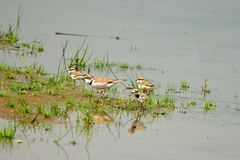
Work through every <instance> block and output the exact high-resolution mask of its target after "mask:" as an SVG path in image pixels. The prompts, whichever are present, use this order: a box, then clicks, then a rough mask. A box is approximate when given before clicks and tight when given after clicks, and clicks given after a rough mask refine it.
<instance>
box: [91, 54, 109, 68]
mask: <svg viewBox="0 0 240 160" xmlns="http://www.w3.org/2000/svg"><path fill="white" fill-rule="evenodd" d="M107 65H108V62H107V60H106V58H105V57H103V58H102V59H100V58H96V59H95V60H94V62H93V67H94V68H97V69H100V70H102V69H104V68H106V67H107Z"/></svg>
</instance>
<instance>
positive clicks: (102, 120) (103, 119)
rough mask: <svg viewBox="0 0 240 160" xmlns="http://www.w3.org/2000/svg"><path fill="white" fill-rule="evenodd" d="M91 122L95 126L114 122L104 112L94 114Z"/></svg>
mask: <svg viewBox="0 0 240 160" xmlns="http://www.w3.org/2000/svg"><path fill="white" fill-rule="evenodd" d="M93 121H94V123H95V124H109V123H112V122H114V120H113V118H112V117H111V116H110V115H109V114H107V113H106V112H104V111H101V112H96V113H94V114H93Z"/></svg>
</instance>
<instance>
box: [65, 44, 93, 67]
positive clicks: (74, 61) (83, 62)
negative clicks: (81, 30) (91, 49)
mask: <svg viewBox="0 0 240 160" xmlns="http://www.w3.org/2000/svg"><path fill="white" fill-rule="evenodd" d="M85 42H86V40H84V42H83V43H82V45H81V46H80V47H78V48H77V49H76V52H75V55H74V57H72V58H71V62H70V65H69V66H75V67H76V69H77V70H81V69H85V68H86V67H87V63H88V61H89V60H90V57H91V55H90V56H88V57H86V56H87V53H88V45H87V46H86V48H85V49H84V48H83V47H84V46H85ZM80 52H82V55H80Z"/></svg>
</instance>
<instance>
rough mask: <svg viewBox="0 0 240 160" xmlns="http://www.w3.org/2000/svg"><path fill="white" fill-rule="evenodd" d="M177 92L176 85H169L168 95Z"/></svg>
mask: <svg viewBox="0 0 240 160" xmlns="http://www.w3.org/2000/svg"><path fill="white" fill-rule="evenodd" d="M176 92H177V86H176V84H174V83H168V84H167V88H166V93H167V94H175V93H176Z"/></svg>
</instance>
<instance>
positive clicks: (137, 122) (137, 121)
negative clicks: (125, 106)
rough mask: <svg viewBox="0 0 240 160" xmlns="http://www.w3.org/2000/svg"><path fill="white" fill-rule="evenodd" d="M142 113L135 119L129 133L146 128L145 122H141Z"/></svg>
mask: <svg viewBox="0 0 240 160" xmlns="http://www.w3.org/2000/svg"><path fill="white" fill-rule="evenodd" d="M142 115H143V113H140V112H138V113H137V117H136V118H135V120H134V121H133V123H132V125H131V127H130V128H129V129H128V134H129V135H133V134H135V133H137V132H140V131H143V130H145V128H146V127H145V126H144V124H143V122H141V117H142Z"/></svg>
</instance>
